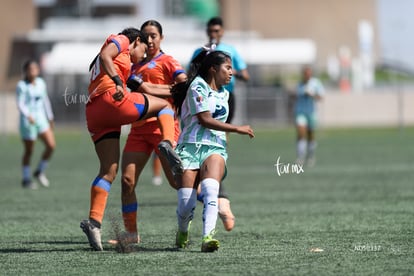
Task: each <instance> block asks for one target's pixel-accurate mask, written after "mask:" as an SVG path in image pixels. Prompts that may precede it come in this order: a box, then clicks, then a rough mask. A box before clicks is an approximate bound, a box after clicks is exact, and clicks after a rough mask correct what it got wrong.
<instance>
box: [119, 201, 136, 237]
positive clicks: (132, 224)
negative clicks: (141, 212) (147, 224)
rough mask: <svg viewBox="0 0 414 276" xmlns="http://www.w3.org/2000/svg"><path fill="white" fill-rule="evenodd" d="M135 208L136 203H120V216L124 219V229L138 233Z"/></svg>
mask: <svg viewBox="0 0 414 276" xmlns="http://www.w3.org/2000/svg"><path fill="white" fill-rule="evenodd" d="M137 210H138V203H137V202H135V203H131V204H127V205H122V218H123V220H124V225H125V230H126V231H127V232H128V233H138V228H137Z"/></svg>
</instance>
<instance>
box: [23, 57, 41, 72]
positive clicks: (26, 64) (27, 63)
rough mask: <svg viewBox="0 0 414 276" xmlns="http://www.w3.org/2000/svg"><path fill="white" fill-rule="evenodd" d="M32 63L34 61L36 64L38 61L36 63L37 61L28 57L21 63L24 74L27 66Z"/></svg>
mask: <svg viewBox="0 0 414 276" xmlns="http://www.w3.org/2000/svg"><path fill="white" fill-rule="evenodd" d="M32 63H36V64H38V63H37V61H36V60H34V59H28V60H26V61H25V62H24V63H23V66H22V69H23V73H24V74H26V72H27V69H29V66H30V65H31V64H32Z"/></svg>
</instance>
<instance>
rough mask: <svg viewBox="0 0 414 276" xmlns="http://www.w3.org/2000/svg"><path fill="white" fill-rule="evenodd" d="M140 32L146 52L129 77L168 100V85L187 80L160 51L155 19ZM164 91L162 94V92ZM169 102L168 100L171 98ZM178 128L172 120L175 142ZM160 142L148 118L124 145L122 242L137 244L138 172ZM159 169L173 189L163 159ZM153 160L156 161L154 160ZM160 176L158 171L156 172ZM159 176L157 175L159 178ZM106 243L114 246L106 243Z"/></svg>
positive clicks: (136, 125)
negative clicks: (123, 226) (146, 41)
mask: <svg viewBox="0 0 414 276" xmlns="http://www.w3.org/2000/svg"><path fill="white" fill-rule="evenodd" d="M141 31H142V32H143V33H144V34H145V35H146V36H147V38H148V51H147V56H146V58H145V59H144V60H143V61H142V62H139V63H136V64H134V65H133V67H132V74H133V75H135V76H137V77H139V78H141V79H142V80H143V81H144V82H145V83H147V82H148V83H151V84H158V85H164V86H165V88H166V89H164V90H163V89H152V90H144V89H143V88H144V87H142V86H141V89H140V92H146V93H152V94H153V95H155V96H159V97H163V98H169V97H170V96H171V92H170V87H171V85H173V84H175V83H179V82H183V81H185V80H186V79H187V75H186V74H185V72H184V69H183V68H182V66H181V65H180V64H179V62H178V61H177V60H175V59H174V58H173V57H172V56H170V55H167V54H166V53H164V52H163V51H162V50H161V42H162V40H163V38H164V36H163V32H162V26H161V24H160V23H159V22H157V21H155V20H149V21H146V22H145V23H143V24H142V26H141ZM163 92H164V93H163ZM171 101H172V99H171ZM179 132H180V129H179V123H178V120H177V119H176V121H175V137H174V139H175V141H177V140H178V135H179ZM161 140H162V134H161V130H160V128H159V125H158V123H157V118H156V117H153V118H149V119H146V120H143V121H139V122H136V123H133V124H132V126H131V132H130V133H129V135H128V139H127V141H126V144H125V148H124V152H123V154H122V165H121V166H122V217H123V220H124V225H125V230H126V233H125V234H123V235H124V236H123V237H118V238H121V239H122V241H123V242H126V243H137V242H139V236H138V227H137V211H138V200H137V197H136V193H135V187H136V185H137V181H138V180H139V177H140V175H141V172H142V170H143V169H144V167H145V165H146V164H147V162H148V160H149V158H150V157H151V154H152V153H153V152H154V151H155V153H156V154H157V155H159V150H158V148H157V145H158V144H159V143H160V142H161ZM160 158H161V161H162V167H163V169H164V172H165V175H166V177H167V179H168V181H169V183H170V185H171V186H172V187H173V188H175V189H176V184H175V180H174V176H173V174H172V172H171V169H170V168H169V165H168V162H167V160H165V158H163V157H162V156H161V157H160ZM156 160H159V159H158V158H157V159H156ZM160 173H161V172H160ZM159 177H161V175H159ZM109 242H110V243H112V244H114V243H117V241H116V240H110V241H109Z"/></svg>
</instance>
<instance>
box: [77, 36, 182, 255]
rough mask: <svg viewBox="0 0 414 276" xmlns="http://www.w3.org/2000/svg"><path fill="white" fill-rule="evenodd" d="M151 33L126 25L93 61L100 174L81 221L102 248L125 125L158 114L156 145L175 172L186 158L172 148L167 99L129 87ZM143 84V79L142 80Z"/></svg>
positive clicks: (90, 118) (92, 116) (92, 122)
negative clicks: (159, 136) (158, 139)
mask: <svg viewBox="0 0 414 276" xmlns="http://www.w3.org/2000/svg"><path fill="white" fill-rule="evenodd" d="M147 47H148V41H147V37H146V36H145V35H144V34H143V33H142V32H140V31H139V30H137V29H135V28H127V29H125V30H123V31H122V32H121V33H119V34H118V35H111V36H109V37H108V38H107V39H106V41H105V43H104V44H103V46H102V48H101V50H100V53H99V54H98V55H97V56H96V58H95V59H94V60H93V61H92V63H91V66H90V68H89V69H90V71H91V78H90V84H89V88H88V91H89V102H88V103H87V105H86V121H87V126H88V130H89V132H90V134H91V138H92V140H93V142H94V144H95V151H96V153H97V155H98V158H99V162H100V169H99V173H98V176H97V177H96V178H95V180H94V181H93V182H92V187H91V205H90V210H89V219H87V220H83V221H82V222H81V224H80V227H81V228H82V230H83V232H84V233H85V234H86V236H87V238H88V240H89V244H90V245H91V247H92V248H93V249H95V250H97V251H102V250H103V247H102V242H101V224H102V220H103V216H104V211H105V206H106V202H107V198H108V194H109V191H110V188H111V184H112V182H113V181H114V179H115V176H116V173H117V170H118V163H119V156H120V152H119V137H120V133H121V126H122V125H125V124H131V123H133V122H135V121H138V120H142V119H147V118H151V117H157V118H158V122H159V124H160V127H161V130H162V135H163V136H162V141H161V142H160V143H159V144H158V149H159V150H160V152H161V153H162V154H163V155H164V156H165V157H166V158H167V160H168V162H169V165H170V167H171V169H172V170H173V171H174V173H177V174H180V173H182V164H181V160H180V158H179V157H178V155H177V154H176V153H175V152H174V150H173V149H172V145H173V143H174V134H175V127H174V115H175V114H174V111H173V109H172V108H171V105H170V103H169V102H167V101H166V100H164V99H161V98H158V97H154V96H151V95H144V94H143V93H129V92H127V91H126V85H125V83H126V81H127V79H128V78H129V76H130V75H131V62H132V63H138V62H140V61H142V59H143V58H144V55H145V52H146V50H147ZM138 84H139V85H145V84H143V83H142V81H141V82H139V83H138Z"/></svg>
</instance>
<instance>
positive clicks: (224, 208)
mask: <svg viewBox="0 0 414 276" xmlns="http://www.w3.org/2000/svg"><path fill="white" fill-rule="evenodd" d="M218 215H219V217H220V219H221V221H222V222H223V226H224V229H226V231H231V230H233V228H234V224H235V217H234V215H233V213H232V212H231V208H230V201H229V200H228V199H227V198H224V197H220V198H219V199H218Z"/></svg>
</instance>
